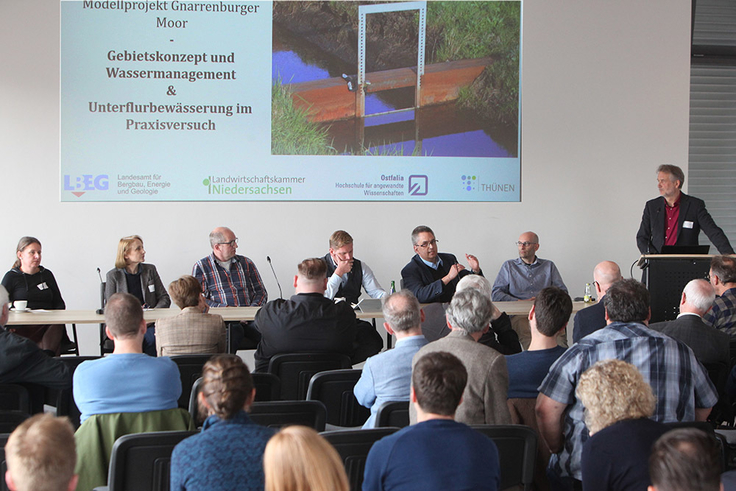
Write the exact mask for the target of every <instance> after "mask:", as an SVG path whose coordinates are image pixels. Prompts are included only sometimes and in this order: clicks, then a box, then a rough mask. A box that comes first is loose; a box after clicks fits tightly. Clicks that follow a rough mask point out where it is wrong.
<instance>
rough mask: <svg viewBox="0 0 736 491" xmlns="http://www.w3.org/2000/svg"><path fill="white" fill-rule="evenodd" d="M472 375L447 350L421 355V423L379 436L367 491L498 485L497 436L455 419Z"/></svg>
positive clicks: (415, 385)
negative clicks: (481, 431)
mask: <svg viewBox="0 0 736 491" xmlns="http://www.w3.org/2000/svg"><path fill="white" fill-rule="evenodd" d="M467 379H468V374H467V371H466V370H465V366H464V365H463V363H462V362H461V361H460V360H459V359H458V358H457V357H455V356H454V355H451V354H449V353H446V352H432V353H428V354H426V355H424V356H423V357H421V358H420V359H419V360H418V361H417V363H416V365H415V366H414V372H413V373H412V387H411V403H412V404H413V405H414V407H415V408H416V412H417V423H416V424H415V425H413V426H409V427H406V428H404V429H402V430H401V431H398V432H396V433H394V434H392V435H390V436H387V437H385V438H383V439H381V440H379V441H377V442H376V443H375V444H374V445H373V447H371V450H370V452H369V453H368V459H367V461H366V464H365V474H364V480H363V491H374V490H415V489H421V490H423V491H434V490H437V491H440V490H441V491H445V490H448V489H452V490H454V491H471V490H472V491H475V490H490V491H495V490H497V489H498V486H499V484H500V479H501V473H500V465H499V458H498V449H497V448H496V444H495V443H493V440H491V439H490V438H488V437H486V436H485V435H483V434H481V433H479V432H476V431H475V430H473V429H472V428H470V427H468V426H466V425H464V424H462V423H458V422H456V421H455V411H456V410H457V407H458V405H459V404H460V400H461V399H462V395H463V391H464V390H465V384H466V383H467Z"/></svg>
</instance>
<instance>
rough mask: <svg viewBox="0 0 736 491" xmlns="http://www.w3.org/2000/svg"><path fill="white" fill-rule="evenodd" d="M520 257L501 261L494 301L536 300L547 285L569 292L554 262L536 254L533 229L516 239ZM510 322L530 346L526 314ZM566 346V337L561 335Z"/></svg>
mask: <svg viewBox="0 0 736 491" xmlns="http://www.w3.org/2000/svg"><path fill="white" fill-rule="evenodd" d="M516 245H517V247H518V248H519V257H517V258H516V259H509V260H508V261H506V262H505V263H503V264H502V265H501V269H500V271H499V272H498V275H497V276H496V281H494V282H493V301H494V302H513V301H517V300H534V297H536V296H537V294H538V293H539V292H540V290H542V288H545V287H548V286H556V287H558V288H561V289H562V290H564V291H565V292H567V287H566V286H565V282H564V281H562V276H560V272H559V271H557V266H555V263H553V262H552V261H550V260H548V259H540V258H538V257H537V251H538V250H539V236H538V235H537V234H535V233H534V232H524V233H523V234H521V235H520V236H519V240H518V241H517V242H516ZM511 325H512V326H513V328H514V330H515V331H516V333H517V334H518V335H519V340H520V341H521V346H522V347H523V348H524V349H528V347H529V343H530V341H531V333H530V330H529V322H528V321H527V318H526V316H523V315H515V316H512V318H511ZM560 342H561V344H563V345H564V346H567V340H566V339H565V338H564V337H563V338H562V339H560Z"/></svg>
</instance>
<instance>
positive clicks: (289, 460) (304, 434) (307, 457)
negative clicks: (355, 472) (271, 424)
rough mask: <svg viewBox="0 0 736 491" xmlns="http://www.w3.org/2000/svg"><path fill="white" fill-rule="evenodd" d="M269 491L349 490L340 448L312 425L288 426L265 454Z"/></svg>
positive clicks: (270, 443) (268, 446)
mask: <svg viewBox="0 0 736 491" xmlns="http://www.w3.org/2000/svg"><path fill="white" fill-rule="evenodd" d="M263 468H264V471H265V474H266V491H348V490H349V489H350V486H349V485H348V477H347V475H346V474H345V468H344V467H343V464H342V460H341V459H340V456H339V455H338V454H337V451H335V449H334V448H333V447H332V445H330V444H329V443H328V442H327V440H325V439H324V438H322V437H321V436H320V435H319V434H318V433H317V432H316V431H314V430H313V429H312V428H307V427H306V426H287V427H286V428H283V429H282V430H281V431H279V432H278V433H277V434H276V435H274V436H273V437H272V438H271V440H270V441H269V442H268V445H266V452H265V453H264V455H263Z"/></svg>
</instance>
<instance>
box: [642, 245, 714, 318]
mask: <svg viewBox="0 0 736 491" xmlns="http://www.w3.org/2000/svg"><path fill="white" fill-rule="evenodd" d="M712 257H713V256H711V255H705V254H695V255H688V254H647V255H644V256H642V257H641V259H640V260H639V265H640V267H641V268H642V269H643V270H644V275H643V278H644V284H645V285H646V286H647V288H648V289H649V294H650V295H651V304H650V305H651V308H652V318H651V319H650V321H649V323H650V324H652V323H654V322H662V321H669V320H673V319H676V318H677V314H679V312H680V298H681V296H682V289H683V288H685V285H687V283H688V282H689V281H690V280H694V279H697V278H707V277H708V271H710V260H711V258H712Z"/></svg>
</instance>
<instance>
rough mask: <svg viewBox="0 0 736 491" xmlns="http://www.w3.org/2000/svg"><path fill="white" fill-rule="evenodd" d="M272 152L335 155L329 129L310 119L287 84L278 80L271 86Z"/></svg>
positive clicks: (278, 153) (279, 153) (275, 153)
mask: <svg viewBox="0 0 736 491" xmlns="http://www.w3.org/2000/svg"><path fill="white" fill-rule="evenodd" d="M271 103H272V109H271V153H272V154H274V155H334V154H336V153H337V152H336V151H335V149H334V148H333V147H332V145H331V143H332V142H331V140H330V138H329V135H328V134H327V128H325V127H320V126H319V125H318V124H316V123H312V122H310V121H309V120H308V119H307V114H306V111H304V110H303V109H301V108H298V107H297V106H295V105H294V102H293V101H292V98H291V93H290V92H289V90H288V88H287V86H285V85H283V84H282V83H281V80H277V81H276V82H275V83H274V84H273V86H272V88H271Z"/></svg>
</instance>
